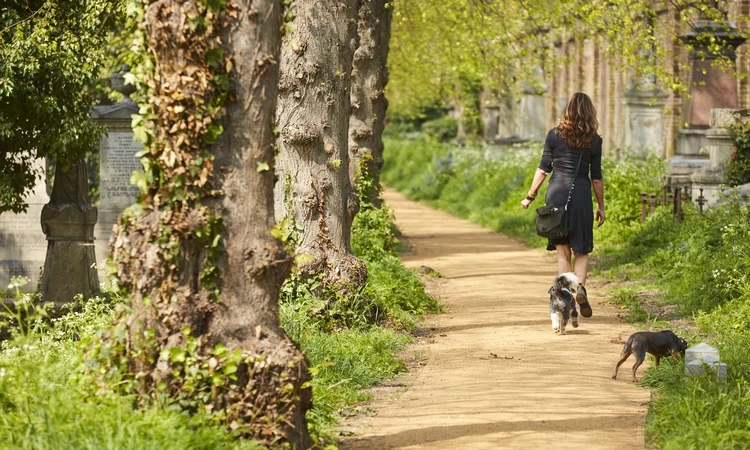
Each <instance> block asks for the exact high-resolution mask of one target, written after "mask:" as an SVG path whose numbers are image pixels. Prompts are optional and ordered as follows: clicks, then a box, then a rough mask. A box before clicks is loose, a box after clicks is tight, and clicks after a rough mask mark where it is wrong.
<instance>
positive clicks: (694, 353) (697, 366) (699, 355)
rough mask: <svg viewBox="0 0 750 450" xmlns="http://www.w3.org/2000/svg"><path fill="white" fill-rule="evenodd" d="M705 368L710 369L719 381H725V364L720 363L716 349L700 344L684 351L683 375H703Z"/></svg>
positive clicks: (703, 343)
mask: <svg viewBox="0 0 750 450" xmlns="http://www.w3.org/2000/svg"><path fill="white" fill-rule="evenodd" d="M705 367H708V368H709V369H711V371H712V372H713V374H714V375H715V376H716V377H717V378H718V379H719V380H722V381H723V380H726V378H727V364H726V363H723V362H721V358H720V356H719V350H718V349H716V348H714V347H712V346H710V345H708V344H706V343H705V342H702V343H700V344H698V345H694V346H692V347H690V348H688V349H687V350H685V375H687V376H689V377H690V376H696V375H703V374H704V373H705Z"/></svg>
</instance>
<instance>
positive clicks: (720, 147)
mask: <svg viewBox="0 0 750 450" xmlns="http://www.w3.org/2000/svg"><path fill="white" fill-rule="evenodd" d="M737 112H738V110H736V109H728V108H715V109H712V110H711V119H710V126H711V127H710V128H709V129H708V130H706V140H707V142H708V165H707V166H706V167H703V168H701V169H699V170H697V171H695V172H694V173H693V175H692V176H691V177H690V181H692V197H693V198H698V196H699V195H700V194H701V190H702V193H703V197H704V198H705V199H706V200H705V201H706V205H707V206H709V207H710V206H713V205H715V204H716V202H717V201H718V200H719V199H720V197H721V192H720V185H722V184H724V183H726V179H725V177H724V171H725V170H726V166H725V164H726V162H727V160H728V159H729V156H730V155H731V154H732V152H733V151H734V143H733V142H732V137H731V136H730V134H729V127H731V126H732V125H733V124H734V122H735V114H736V113H737Z"/></svg>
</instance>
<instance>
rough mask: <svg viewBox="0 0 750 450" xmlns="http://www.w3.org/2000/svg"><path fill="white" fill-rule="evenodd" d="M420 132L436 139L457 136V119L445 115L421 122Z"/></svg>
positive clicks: (441, 139) (447, 139) (440, 139)
mask: <svg viewBox="0 0 750 450" xmlns="http://www.w3.org/2000/svg"><path fill="white" fill-rule="evenodd" d="M422 132H423V133H425V134H426V135H428V136H431V137H433V138H435V139H437V140H438V141H441V142H445V141H449V140H451V139H455V138H456V136H458V121H457V120H456V119H454V118H452V117H447V116H445V117H441V118H439V119H434V120H428V121H427V122H425V123H423V124H422Z"/></svg>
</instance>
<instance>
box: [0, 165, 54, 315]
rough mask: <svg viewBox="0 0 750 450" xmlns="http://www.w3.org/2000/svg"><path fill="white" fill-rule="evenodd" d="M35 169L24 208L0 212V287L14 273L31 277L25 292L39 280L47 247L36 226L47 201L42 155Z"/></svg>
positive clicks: (35, 285) (33, 288)
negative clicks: (30, 189) (21, 210)
mask: <svg viewBox="0 0 750 450" xmlns="http://www.w3.org/2000/svg"><path fill="white" fill-rule="evenodd" d="M27 157H28V155H27ZM34 169H35V171H36V172H37V173H38V174H39V176H38V178H37V182H36V185H35V186H34V190H33V191H32V192H31V194H30V195H29V196H28V197H27V198H26V202H27V204H28V205H29V206H28V209H27V210H26V212H24V213H18V214H16V213H12V212H10V211H8V212H4V213H2V214H0V288H5V287H7V286H8V284H9V283H10V279H11V278H12V277H15V276H19V277H26V278H28V279H29V280H30V283H29V284H27V285H26V287H25V290H26V291H27V292H33V291H35V290H36V288H37V286H38V284H39V274H40V273H41V272H42V267H43V266H44V255H45V252H46V251H47V241H45V239H44V233H42V230H41V228H40V227H39V216H40V215H41V214H42V208H43V207H44V204H45V203H47V202H48V201H49V195H48V194H47V182H46V177H45V175H44V174H45V168H44V159H37V160H36V162H35V164H34ZM0 301H2V299H0Z"/></svg>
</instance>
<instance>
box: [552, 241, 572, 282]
mask: <svg viewBox="0 0 750 450" xmlns="http://www.w3.org/2000/svg"><path fill="white" fill-rule="evenodd" d="M555 248H556V249H557V274H558V275H560V274H561V273H566V272H572V271H573V267H572V266H571V265H570V256H571V251H570V245H568V244H557V245H555Z"/></svg>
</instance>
